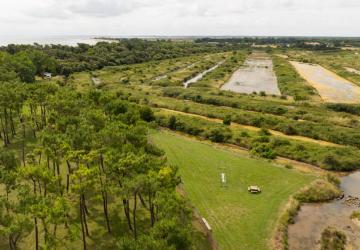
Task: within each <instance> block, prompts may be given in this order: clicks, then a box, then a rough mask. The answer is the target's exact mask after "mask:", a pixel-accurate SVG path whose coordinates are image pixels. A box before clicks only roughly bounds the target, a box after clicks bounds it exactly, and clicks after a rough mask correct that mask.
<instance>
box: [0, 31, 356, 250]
mask: <svg viewBox="0 0 360 250" xmlns="http://www.w3.org/2000/svg"><path fill="white" fill-rule="evenodd" d="M311 41H312V42H314V43H310V44H309V41H308V39H303V38H297V39H295V38H277V39H275V40H274V39H272V38H262V39H260V38H238V39H237V38H236V39H227V38H224V39H217V38H211V39H210V38H209V39H197V40H194V41H192V40H184V41H180V40H175V41H172V40H158V41H155V40H153V41H150V40H145V39H143V40H142V39H119V40H116V41H114V42H113V43H106V42H100V43H98V44H97V45H92V46H90V45H85V44H79V46H77V47H69V46H60V45H47V46H41V45H37V44H35V45H9V46H6V47H1V48H0V140H1V141H2V145H1V148H0V187H1V188H0V192H1V196H0V242H1V243H0V248H1V249H61V248H69V249H72V248H75V249H81V248H83V249H95V248H96V249H109V248H114V249H181V250H183V249H208V248H209V247H210V246H209V242H207V236H206V233H204V230H199V226H198V225H199V223H200V222H199V221H198V220H196V219H195V217H196V216H193V214H192V213H193V211H194V209H195V210H197V211H199V212H200V215H201V216H203V217H206V219H207V220H208V221H209V223H210V225H211V226H212V227H213V237H214V239H215V241H216V242H217V244H218V245H219V247H220V248H221V249H239V247H240V249H269V248H271V247H273V248H275V249H279V248H282V247H284V248H286V246H287V240H286V239H287V238H286V235H287V225H288V224H289V223H292V222H293V221H294V216H296V213H297V211H298V209H299V207H300V205H301V204H302V203H303V202H318V201H327V200H331V199H333V198H335V197H337V196H339V195H340V191H339V190H338V184H339V183H338V181H336V178H326V177H324V176H322V177H319V176H316V174H317V173H319V172H320V173H323V172H326V171H334V172H336V171H353V170H357V169H359V167H360V116H359V115H360V108H359V105H358V104H345V103H323V101H322V100H321V98H320V97H319V95H318V93H317V92H316V91H315V89H314V88H312V87H311V85H309V84H308V83H307V82H306V80H304V79H303V78H301V76H300V75H299V74H298V73H297V72H296V70H295V68H293V66H292V65H291V64H290V61H292V60H294V61H300V62H306V63H316V64H319V65H321V66H323V67H325V68H327V69H329V70H331V71H333V72H335V73H336V74H338V75H340V76H342V77H344V78H346V79H347V80H349V81H351V82H353V83H354V84H358V85H360V78H359V75H357V74H356V71H352V72H351V71H349V70H346V68H349V67H350V68H353V69H355V70H359V69H360V66H359V65H358V63H357V62H358V61H359V60H357V59H358V54H356V53H357V52H354V50H352V51H348V50H344V48H347V47H349V46H351V47H356V46H359V45H360V42H359V41H357V40H356V39H345V38H344V39H343V40H338V39H333V40H332V39H326V38H323V39H313V40H311ZM274 44H275V45H276V46H275V45H274ZM314 44H315V45H314ZM254 45H258V46H255V47H256V48H254ZM267 46H268V47H267ZM259 53H260V54H262V55H265V56H266V57H267V58H271V60H272V64H273V65H274V73H275V75H276V77H277V81H278V88H279V90H280V92H281V95H270V94H268V93H266V92H263V91H261V92H259V93H255V92H254V93H248V94H245V93H234V92H232V91H223V90H221V87H222V86H223V85H224V84H225V83H227V82H228V81H229V79H230V78H231V77H232V76H233V74H234V73H235V72H236V71H237V70H238V69H239V68H241V67H243V66H244V63H245V61H246V59H247V58H248V57H249V56H250V55H251V54H259ZM220 62H221V63H220ZM215 65H218V67H216V68H214V69H213V70H212V71H210V72H209V73H207V74H206V75H204V77H203V78H201V79H198V80H197V81H193V82H192V83H191V84H190V85H189V86H188V87H187V88H184V83H185V82H186V81H188V80H189V79H192V78H194V77H195V76H197V75H198V74H199V73H201V72H204V71H207V70H209V69H211V68H213V67H214V66H215ZM264 67H266V65H265V66H264ZM49 73H51V74H52V77H49ZM255 75H256V74H255ZM164 129H166V130H171V131H172V132H168V131H167V132H164ZM149 131H151V132H150V133H149ZM154 131H156V132H154ZM180 134H181V136H180ZM188 136H191V137H193V139H189V138H187V137H188ZM197 139H198V140H206V142H199V141H198V140H197ZM225 146H226V149H225ZM229 148H232V149H233V150H229ZM240 149H241V150H240ZM240 151H241V152H242V153H239V152H240ZM280 158H281V159H283V160H284V161H287V162H290V163H289V164H291V162H294V161H297V162H299V163H301V164H303V165H304V166H305V167H304V168H307V169H308V172H310V174H309V173H308V174H304V173H301V172H300V171H299V170H298V169H297V168H296V167H293V166H292V165H287V166H286V167H284V166H279V165H277V164H275V163H274V162H277V160H279V159H280ZM305 163H306V164H305ZM307 164H310V165H311V166H310V165H307ZM312 169H316V171H312ZM221 173H225V174H226V176H227V185H226V186H225V187H222V186H221V185H220V174H221ZM315 173H316V174H315ZM249 185H259V186H260V187H261V189H262V191H263V192H262V193H261V194H259V195H250V194H249V193H248V192H247V187H248V186H249ZM179 187H181V188H182V187H183V189H184V190H185V193H184V194H183V193H182V192H180V188H179ZM286 204H287V205H286ZM330 234H332V233H326V235H330ZM324 237H325V236H324ZM338 238H339V240H340V241H342V242H343V239H342V238H341V237H338ZM324 242H327V243H326V244H328V243H329V244H330V243H331V244H332V243H334V242H338V240H332V239H331V240H329V239H328V237H327V236H326V239H324ZM324 244H325V243H324ZM334 244H335V243H334ZM336 244H337V243H336Z"/></svg>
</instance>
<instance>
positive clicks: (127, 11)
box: [0, 0, 360, 36]
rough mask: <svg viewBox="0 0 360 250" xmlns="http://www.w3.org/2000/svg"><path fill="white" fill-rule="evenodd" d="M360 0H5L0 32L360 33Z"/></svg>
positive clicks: (147, 33) (152, 33)
mask: <svg viewBox="0 0 360 250" xmlns="http://www.w3.org/2000/svg"><path fill="white" fill-rule="evenodd" d="M359 26H360V0H2V1H1V7H0V36H57V35H98V36H100V35H104V36H154V35H156V36H360V28H359Z"/></svg>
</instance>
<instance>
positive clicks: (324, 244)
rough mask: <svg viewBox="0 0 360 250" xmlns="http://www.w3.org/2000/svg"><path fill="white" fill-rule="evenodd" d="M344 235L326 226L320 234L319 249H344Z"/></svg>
mask: <svg viewBox="0 0 360 250" xmlns="http://www.w3.org/2000/svg"><path fill="white" fill-rule="evenodd" d="M345 246H346V235H345V234H344V233H343V232H340V231H337V230H336V229H334V228H331V227H328V228H326V229H325V230H324V231H323V232H322V234H321V250H345Z"/></svg>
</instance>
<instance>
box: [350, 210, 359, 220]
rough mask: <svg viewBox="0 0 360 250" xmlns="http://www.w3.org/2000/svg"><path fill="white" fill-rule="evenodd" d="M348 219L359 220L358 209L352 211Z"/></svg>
mask: <svg viewBox="0 0 360 250" xmlns="http://www.w3.org/2000/svg"><path fill="white" fill-rule="evenodd" d="M350 219H357V220H360V211H358V212H357V211H354V212H353V213H352V214H351V216H350Z"/></svg>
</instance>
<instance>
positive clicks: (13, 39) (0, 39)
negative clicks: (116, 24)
mask: <svg viewBox="0 0 360 250" xmlns="http://www.w3.org/2000/svg"><path fill="white" fill-rule="evenodd" d="M96 37H99V36H37V37H26V36H0V46H7V45H9V44H34V43H38V44H41V45H50V44H56V45H58V44H60V45H68V46H77V45H78V43H85V44H89V45H94V44H96V43H98V42H100V41H109V40H104V39H97V38H96Z"/></svg>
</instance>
